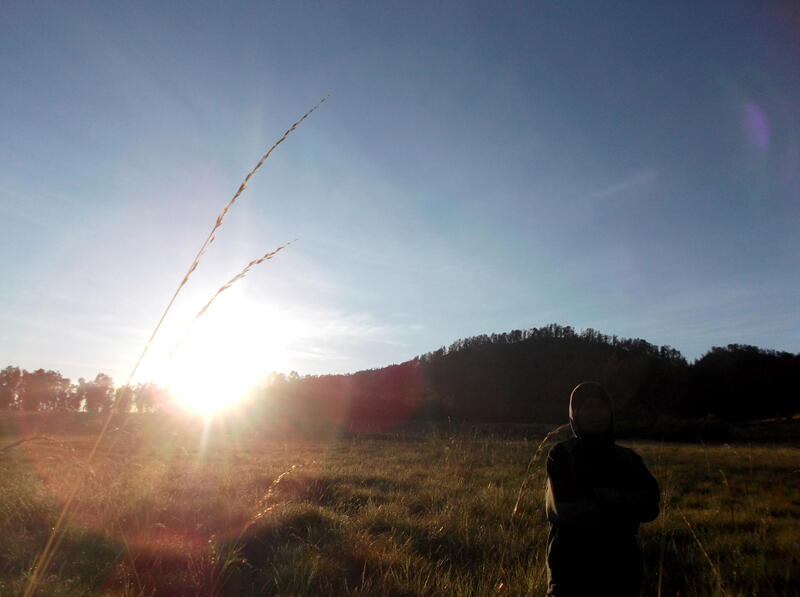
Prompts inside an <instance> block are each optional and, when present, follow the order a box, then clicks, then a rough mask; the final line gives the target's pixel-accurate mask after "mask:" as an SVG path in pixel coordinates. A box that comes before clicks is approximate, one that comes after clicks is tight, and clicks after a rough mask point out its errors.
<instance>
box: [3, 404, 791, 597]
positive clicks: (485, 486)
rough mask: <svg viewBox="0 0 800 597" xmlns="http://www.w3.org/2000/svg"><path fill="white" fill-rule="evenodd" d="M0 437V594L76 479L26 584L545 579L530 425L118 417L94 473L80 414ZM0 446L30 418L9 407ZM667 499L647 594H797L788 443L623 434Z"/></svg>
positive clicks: (517, 585) (100, 589) (468, 583)
mask: <svg viewBox="0 0 800 597" xmlns="http://www.w3.org/2000/svg"><path fill="white" fill-rule="evenodd" d="M37 429H38V432H39V435H38V437H36V438H34V439H30V440H29V441H25V442H23V443H21V444H19V445H17V446H14V447H12V448H9V449H7V450H4V451H2V452H0V479H2V484H0V594H2V595H7V594H8V595H15V594H21V593H22V592H24V590H25V587H26V583H27V579H28V577H29V574H30V571H31V568H32V566H33V564H34V562H35V561H36V557H37V554H38V553H39V551H40V550H41V548H42V547H43V546H44V544H45V543H46V541H47V538H48V535H49V533H50V529H51V528H52V527H53V525H54V524H55V521H56V519H57V517H58V515H59V512H60V510H61V505H62V503H63V500H64V499H65V497H66V496H67V495H68V494H69V491H70V489H71V488H72V487H73V484H74V483H75V481H76V479H81V485H80V488H79V490H78V493H77V497H76V500H75V507H74V508H73V509H72V512H71V513H70V515H69V518H68V522H67V524H66V527H65V528H66V532H65V534H64V536H63V539H62V540H61V542H60V545H58V548H57V550H56V551H55V556H54V558H53V561H52V563H51V564H50V566H49V568H48V570H47V571H46V573H45V574H44V577H43V579H42V583H41V585H40V588H39V591H38V592H37V594H41V595H83V594H126V595H150V594H160V595H180V594H189V595H193V594H201V595H204V594H211V593H220V594H230V595H239V594H267V595H269V594H281V595H296V594H305V595H333V594H336V595H348V594H349V595H362V594H370V595H378V594H391V595H451V594H452V595H489V594H510V595H517V594H532V595H540V594H543V592H544V586H545V576H546V573H545V567H544V561H543V558H544V548H545V539H546V534H547V525H546V523H545V520H544V515H543V506H542V489H543V485H544V475H543V470H542V466H540V465H541V463H542V461H543V456H544V454H542V455H541V456H542V457H540V458H539V460H538V462H537V464H536V465H535V466H534V468H533V476H532V478H531V479H530V480H529V482H528V485H527V489H526V491H525V493H524V494H523V497H522V501H521V506H520V510H519V512H518V513H517V515H516V516H514V517H513V518H512V511H513V508H514V503H515V501H516V499H517V496H518V492H519V489H520V484H521V483H522V480H523V477H524V474H525V470H526V467H527V465H528V462H529V460H530V458H531V455H532V454H533V453H534V451H535V450H536V447H537V445H538V443H539V441H540V439H541V437H542V435H538V436H535V437H534V434H531V436H530V437H511V436H505V435H502V434H498V433H490V432H485V431H482V432H472V433H470V432H465V431H459V432H456V431H452V430H448V429H447V428H445V429H440V430H438V431H429V432H425V433H421V432H420V433H402V432H394V433H392V432H387V433H384V434H382V435H373V436H363V435H362V436H353V435H347V434H327V435H326V434H324V433H317V434H315V436H314V437H313V438H312V437H308V436H303V435H301V434H296V433H295V434H287V433H285V432H281V431H278V430H277V429H272V430H269V431H265V430H264V429H259V428H258V427H256V426H249V425H248V424H247V423H246V422H242V421H240V422H238V423H230V424H229V425H226V424H218V425H214V426H212V427H210V428H208V429H205V430H204V428H203V425H202V424H201V422H200V421H195V422H193V423H181V422H179V421H178V420H177V419H170V418H164V417H158V416H150V417H148V418H144V417H142V418H139V419H137V418H135V417H132V419H131V421H130V422H129V423H128V424H127V425H125V426H124V427H123V428H121V429H120V428H119V427H117V428H116V430H114V431H112V432H110V433H109V435H108V436H107V438H106V440H105V441H104V443H103V445H102V446H101V449H100V452H99V453H98V456H97V458H96V459H95V462H94V463H93V465H92V467H91V470H90V471H86V468H85V466H84V464H83V463H84V462H85V457H86V454H87V452H88V450H89V449H90V447H91V444H92V442H93V440H94V435H93V434H92V430H93V427H92V426H87V425H84V424H80V425H78V424H74V425H67V430H65V431H62V432H57V431H55V430H54V428H47V427H46V426H45V427H41V426H39V427H38V428H37ZM0 432H1V433H0V448H2V447H3V446H7V445H8V444H10V443H12V442H13V441H15V439H19V438H21V437H23V436H24V435H29V434H31V433H33V430H32V428H30V426H29V425H28V424H27V423H20V424H18V425H15V424H14V422H13V420H10V419H7V420H5V421H4V422H3V426H0ZM620 443H623V444H627V445H633V447H635V448H636V449H637V450H638V451H639V452H640V453H641V454H642V456H643V457H644V459H645V461H646V463H647V464H648V465H649V466H650V468H651V470H652V471H653V473H654V475H655V476H656V478H657V479H658V480H659V483H660V485H661V489H662V514H661V516H659V518H658V519H657V520H656V521H655V522H653V523H651V524H648V525H645V526H644V527H643V529H642V532H641V538H642V547H643V550H644V554H645V561H646V581H645V589H644V592H643V594H644V595H670V596H674V595H677V594H678V593H680V595H681V596H688V595H797V594H800V449H797V448H796V447H790V446H777V447H776V446H756V445H753V446H748V445H734V446H729V445H714V446H712V445H707V446H703V445H689V444H686V445H676V444H659V443H634V444H631V443H629V442H620Z"/></svg>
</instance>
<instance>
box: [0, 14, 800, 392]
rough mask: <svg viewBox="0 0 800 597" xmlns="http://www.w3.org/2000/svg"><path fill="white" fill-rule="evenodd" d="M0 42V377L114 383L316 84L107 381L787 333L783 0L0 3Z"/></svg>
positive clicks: (790, 128) (796, 65) (793, 68)
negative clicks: (15, 373)
mask: <svg viewBox="0 0 800 597" xmlns="http://www.w3.org/2000/svg"><path fill="white" fill-rule="evenodd" d="M599 4H602V6H600V5H599ZM0 33H2V34H0V72H2V73H3V75H2V85H0V139H1V140H2V142H0V218H2V222H3V227H2V234H0V254H1V255H2V259H1V260H0V280H2V281H3V284H2V287H3V290H2V292H0V367H4V366H6V365H17V366H20V367H24V368H26V369H29V370H32V369H36V368H39V367H43V368H45V369H56V370H59V371H61V372H62V373H63V374H64V375H65V376H67V377H70V378H73V379H76V378H77V377H87V378H93V377H94V376H95V375H96V373H97V372H99V371H103V372H105V373H108V374H109V375H111V376H112V377H114V379H115V380H116V381H117V382H118V383H122V381H124V380H125V379H126V378H127V377H128V375H129V373H130V371H131V369H132V367H133V365H134V363H135V362H136V359H137V357H138V355H139V353H140V352H141V351H142V349H143V347H144V345H145V343H146V341H147V338H148V337H149V336H150V333H151V332H152V330H153V328H154V326H155V324H156V322H157V321H158V318H159V317H160V315H161V313H162V311H163V310H164V308H165V306H166V304H167V302H168V300H169V298H170V296H171V295H172V293H173V292H174V290H175V288H176V287H177V285H178V283H179V281H180V280H181V278H182V277H183V275H184V273H185V272H186V270H187V268H188V267H189V264H190V263H191V261H192V259H193V257H194V255H195V253H196V252H197V250H198V248H199V247H200V244H201V243H202V241H203V239H204V238H205V237H206V235H207V234H208V232H209V230H210V229H211V227H212V225H213V224H214V221H215V220H216V218H217V215H218V214H219V213H220V211H221V210H222V207H223V206H224V205H225V203H226V202H227V201H228V200H229V199H230V198H231V197H232V195H233V193H234V192H235V191H236V189H237V188H238V187H239V184H240V183H241V182H242V179H243V178H244V176H245V175H246V174H247V172H248V171H249V170H250V169H251V168H252V167H253V166H254V165H255V163H256V162H257V161H258V159H259V158H260V156H261V155H262V154H263V153H264V152H265V151H266V149H267V148H268V147H269V146H270V145H272V143H274V141H276V140H277V139H278V138H279V137H280V136H281V134H282V133H283V132H284V131H285V130H286V129H287V128H288V127H289V126H290V125H291V124H292V123H293V122H294V121H295V120H297V119H298V118H299V117H300V116H301V115H302V114H303V113H304V112H305V111H306V110H308V109H309V108H310V107H311V106H313V105H314V104H316V103H317V102H318V101H319V100H320V99H321V98H323V97H325V96H326V95H327V94H328V93H329V92H330V93H331V95H330V97H329V99H328V100H327V101H326V102H325V103H324V104H322V106H320V107H319V109H318V110H317V111H315V112H314V113H313V114H312V115H311V116H310V117H309V118H308V119H307V120H306V121H305V122H303V123H302V124H301V125H300V126H299V127H298V128H297V130H296V131H295V132H293V133H292V134H291V136H290V137H289V138H288V139H287V140H286V142H285V143H283V144H281V145H280V146H279V147H278V148H277V149H276V150H275V152H274V153H273V154H272V155H271V156H270V158H269V159H268V160H267V161H266V162H265V164H264V166H263V167H262V168H261V169H260V170H259V171H258V172H257V173H256V174H255V175H254V177H253V179H252V180H251V183H250V184H249V185H248V187H247V189H246V190H245V192H244V193H243V194H242V196H241V197H240V198H239V199H238V200H237V202H236V203H235V204H234V206H233V207H232V209H231V211H230V212H229V213H228V215H227V216H226V218H225V220H224V222H223V225H222V227H221V228H220V229H219V231H218V234H217V237H216V240H215V242H214V243H213V244H212V245H211V247H210V249H209V250H208V252H207V253H206V254H205V255H204V256H203V258H202V260H201V262H200V265H199V267H198V268H197V270H196V271H195V272H194V273H193V274H192V276H191V278H190V279H189V282H188V284H187V285H186V286H185V287H184V289H183V290H182V291H181V293H180V295H179V297H178V299H177V301H176V303H175V305H174V307H173V309H172V310H171V312H170V313H169V314H168V316H167V319H166V321H165V324H164V326H163V327H162V329H161V330H160V331H159V333H158V335H157V337H156V341H155V343H154V344H153V346H152V347H151V348H150V350H149V351H148V354H147V355H146V356H145V359H144V361H143V362H142V365H141V367H140V369H139V372H138V374H137V376H136V377H135V379H149V378H154V379H161V378H164V376H167V377H168V376H169V374H168V372H169V371H174V370H176V368H177V369H179V368H182V370H183V371H184V375H191V372H197V371H199V370H208V369H219V370H223V372H226V373H227V375H228V378H230V377H231V376H234V377H242V378H244V377H248V376H249V377H252V376H254V375H265V374H266V373H268V372H269V371H272V370H277V371H285V372H288V371H290V370H297V371H299V372H300V373H301V374H321V373H342V372H350V371H356V370H360V369H365V368H373V367H380V366H384V365H387V364H391V363H398V362H402V361H405V360H408V359H410V358H413V357H414V356H415V355H418V354H421V353H425V352H428V351H431V350H435V349H436V348H438V347H440V346H442V345H447V344H450V343H451V342H452V341H454V340H456V339H458V338H463V337H467V336H472V335H476V334H482V333H492V332H502V331H508V330H512V329H524V328H529V327H536V326H541V325H546V324H548V323H552V322H555V323H559V324H562V325H571V326H574V327H575V328H577V329H579V330H580V329H585V328H588V327H591V328H595V329H597V330H600V331H602V332H604V333H608V334H616V335H618V336H622V337H639V338H644V339H646V340H648V341H649V342H652V343H654V344H658V345H662V344H666V345H670V346H672V347H674V348H677V349H678V350H680V351H681V352H682V353H683V354H684V355H685V356H686V357H687V359H689V360H690V361H691V360H693V359H696V358H699V357H700V356H702V354H704V353H705V352H706V351H708V350H709V349H710V348H711V347H712V346H721V345H727V344H729V343H742V344H754V345H757V346H761V347H764V348H773V349H778V350H787V351H791V352H798V351H800V277H799V276H798V271H800V268H798V266H799V265H800V234H798V226H799V225H800V202H799V201H798V200H800V113H798V108H797V107H798V106H800V12H799V11H797V10H796V9H793V8H792V4H791V3H789V2H786V3H764V2H761V3H753V4H750V3H736V2H728V3H703V4H702V5H700V4H699V3H694V2H670V3H621V2H608V3H596V2H570V3H552V2H525V3H511V2H509V3H502V4H500V3H488V2H485V3H470V2H445V3H441V2H424V3H411V2H396V3H395V2H376V3H363V2H353V3H345V2H341V3H334V2H331V3H306V2H249V3H247V2H245V3H237V2H224V3H222V2H213V3H208V2H198V1H192V2H169V3H161V2H158V3H156V2H154V3H147V2H136V3H113V2H102V3H101V2H97V3H84V2H69V3H63V2H59V3H47V2H14V1H11V2H4V3H3V10H2V11H0ZM294 239H297V240H296V242H294V243H293V244H292V245H290V246H289V247H287V248H286V249H285V250H283V251H282V252H281V253H279V254H278V255H276V256H275V258H274V259H272V260H269V261H267V262H265V263H263V264H261V265H258V266H256V267H255V268H254V269H253V270H252V271H251V272H250V274H249V275H248V276H247V277H246V278H244V279H243V280H241V281H239V282H237V283H236V284H235V285H234V286H233V287H232V288H231V289H230V290H228V291H226V292H224V293H223V294H222V295H220V298H219V299H218V300H217V301H216V302H215V303H214V304H213V305H212V307H211V308H210V309H209V311H208V312H207V313H206V314H205V315H203V317H201V318H200V319H199V320H198V322H197V324H196V325H193V324H192V323H191V322H192V318H193V317H194V314H195V313H196V312H197V311H198V310H199V309H200V307H201V306H202V305H203V304H205V302H206V301H207V300H208V299H209V298H211V296H212V295H213V294H214V292H215V291H216V289H217V288H218V287H219V286H221V285H222V284H223V283H224V282H225V281H226V280H228V279H229V278H231V277H232V276H234V275H235V274H236V273H237V272H238V271H240V270H241V269H242V268H243V267H244V266H245V264H247V263H248V262H249V261H250V260H251V259H254V258H256V257H258V256H260V255H262V254H264V253H265V252H267V251H269V250H272V249H274V248H276V247H278V246H279V245H281V244H283V243H285V242H287V241H291V240H294ZM181 338H184V340H183V341H181ZM170 354H171V355H172V356H170ZM178 363H179V364H178Z"/></svg>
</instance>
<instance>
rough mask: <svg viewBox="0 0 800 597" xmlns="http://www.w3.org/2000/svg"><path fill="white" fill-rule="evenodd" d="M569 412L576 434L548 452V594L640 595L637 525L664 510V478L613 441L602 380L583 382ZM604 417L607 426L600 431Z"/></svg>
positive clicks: (610, 411) (610, 410)
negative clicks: (661, 501) (661, 505)
mask: <svg viewBox="0 0 800 597" xmlns="http://www.w3.org/2000/svg"><path fill="white" fill-rule="evenodd" d="M589 402H591V406H590V407H587V408H586V409H585V410H584V413H586V417H585V418H586V421H585V422H584V423H585V424H584V425H583V427H582V425H581V409H582V407H584V406H587V403H589ZM603 407H604V408H607V409H608V410H607V413H606V416H605V419H603V417H602V416H600V415H602V414H603V413H602V408H603ZM588 413H592V416H593V417H594V419H595V420H594V421H593V422H591V423H592V424H589V423H590V421H588V417H589V414H588ZM569 415H570V426H571V427H572V431H573V434H574V437H573V438H571V439H568V440H566V441H563V442H561V443H559V444H556V445H555V446H554V447H553V448H552V449H551V450H550V453H549V454H548V456H547V489H546V493H545V505H546V510H547V518H548V521H549V522H550V536H549V538H548V542H547V545H548V553H547V564H548V580H549V589H548V595H554V596H564V595H568V596H571V595H592V594H596V595H600V594H613V595H638V594H639V590H640V587H641V582H642V576H643V574H642V557H641V550H640V549H639V544H638V540H637V531H638V528H639V524H640V523H642V522H648V521H651V520H653V519H655V518H656V516H658V510H659V495H660V492H659V488H658V484H657V482H656V480H655V479H654V478H653V476H652V475H651V474H650V471H648V470H647V467H646V466H645V464H644V462H643V461H642V459H641V457H640V456H639V455H638V454H637V453H636V452H634V451H633V450H631V449H630V448H624V447H622V446H618V445H616V444H615V443H614V407H613V403H612V401H611V397H610V396H609V395H608V393H607V392H606V391H605V389H604V388H603V387H602V386H601V385H600V384H598V383H596V382H584V383H582V384H580V385H578V386H577V387H576V388H575V389H574V390H573V391H572V395H571V396H570V405H569ZM602 420H605V421H607V423H608V424H607V425H606V426H605V427H603V428H602V429H601V428H598V423H597V421H602ZM589 429H591V430H592V431H591V432H589V431H588V430H589Z"/></svg>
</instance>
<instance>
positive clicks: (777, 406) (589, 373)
mask: <svg viewBox="0 0 800 597" xmlns="http://www.w3.org/2000/svg"><path fill="white" fill-rule="evenodd" d="M587 379H592V380H597V381H600V382H601V383H603V384H604V385H605V386H606V387H607V388H608V389H609V391H610V392H611V395H612V396H613V397H614V399H615V404H616V410H617V415H618V419H620V420H622V421H626V420H627V421H636V422H638V423H640V424H652V423H653V422H655V421H656V420H658V419H663V418H664V417H672V418H674V419H679V420H680V419H683V420H687V419H699V418H708V417H716V418H718V419H721V420H725V421H745V420H753V419H763V418H772V417H786V416H790V415H794V414H796V413H798V412H800V403H799V402H798V394H797V391H796V388H797V387H799V385H800V355H798V354H792V353H788V352H779V351H774V350H766V349H762V348H758V347H755V346H748V345H739V344H730V345H728V346H726V347H714V348H712V349H710V350H709V351H708V352H707V353H706V354H705V355H703V356H702V357H701V358H699V359H697V360H696V361H695V362H694V363H689V362H687V360H686V359H685V358H684V356H683V355H682V354H681V353H680V352H679V351H678V350H676V349H674V348H672V347H670V346H656V345H654V344H651V343H649V342H647V341H645V340H642V339H639V338H635V339H629V338H618V337H617V336H613V335H611V336H609V335H606V334H603V333H600V332H598V331H596V330H593V329H591V328H590V329H587V330H584V331H582V332H577V331H575V329H574V328H572V327H570V326H561V325H558V324H550V325H547V326H544V327H540V328H530V329H526V330H512V331H510V332H505V333H498V334H491V335H479V336H473V337H469V338H464V339H460V340H456V341H455V342H453V343H452V344H451V345H450V346H447V347H441V348H439V349H438V350H434V351H432V352H429V353H426V354H423V355H420V356H418V357H415V358H414V359H412V360H410V361H407V362H404V363H401V364H397V365H390V366H388V367H383V368H380V369H371V370H366V371H360V372H357V373H353V374H348V375H318V376H300V375H298V374H297V373H296V372H292V373H290V374H289V375H288V376H285V375H283V374H279V373H278V374H273V375H272V376H271V378H270V381H269V383H268V384H267V385H266V386H265V387H263V388H260V389H256V390H254V391H253V392H251V400H250V402H251V404H252V403H253V402H254V403H255V405H256V406H259V405H261V406H263V407H264V408H265V409H266V411H267V412H265V416H269V417H270V418H271V419H273V420H276V419H279V420H285V421H290V422H293V423H294V424H296V425H298V426H302V427H308V426H314V425H320V426H326V427H329V426H330V425H338V426H349V427H351V428H356V429H358V428H360V427H363V428H369V429H374V428H376V425H377V426H380V425H396V424H398V423H402V422H404V421H411V420H430V421H443V420H448V419H449V420H456V421H468V422H480V423H509V422H511V423H557V422H563V421H564V420H565V419H566V416H567V406H568V399H569V394H570V391H571V390H572V388H573V387H574V386H575V385H576V384H577V383H579V382H581V381H583V380H587ZM170 402H171V397H170V396H169V394H168V392H167V390H165V389H164V388H161V387H159V386H158V385H156V384H154V383H140V384H137V385H135V386H132V387H131V386H121V387H119V388H115V387H114V383H113V380H112V379H111V377H109V376H108V375H105V374H103V373H99V374H98V375H97V377H95V379H94V380H90V381H87V380H85V379H83V378H81V379H79V380H78V381H77V382H76V383H71V382H70V380H69V379H66V378H64V377H63V376H62V375H61V374H60V373H59V372H58V371H50V370H48V371H45V370H44V369H37V370H35V371H31V372H29V371H25V370H24V369H20V368H19V367H12V366H9V367H6V368H5V369H3V370H2V371H0V409H17V410H26V411H53V410H59V409H62V410H82V411H87V412H90V413H102V412H106V411H108V409H110V408H111V407H112V405H113V406H114V407H115V409H116V410H118V411H122V412H128V411H130V410H131V409H135V410H137V411H139V412H146V411H153V410H159V409H161V408H164V407H165V406H166V405H168V404H170Z"/></svg>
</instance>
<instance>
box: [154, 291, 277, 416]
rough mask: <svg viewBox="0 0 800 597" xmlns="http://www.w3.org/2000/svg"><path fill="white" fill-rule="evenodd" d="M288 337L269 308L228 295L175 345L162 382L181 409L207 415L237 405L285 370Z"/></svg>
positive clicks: (273, 311) (274, 312) (231, 294)
mask: <svg viewBox="0 0 800 597" xmlns="http://www.w3.org/2000/svg"><path fill="white" fill-rule="evenodd" d="M289 333H290V330H288V327H287V324H286V322H285V320H284V319H283V318H281V317H280V315H279V313H278V312H277V311H276V310H275V309H274V308H272V307H270V306H269V305H266V304H262V303H257V302H255V301H250V300H247V299H245V298H243V297H242V296H241V295H239V294H238V293H235V292H231V293H230V295H229V296H225V297H222V296H221V297H220V299H219V300H218V301H217V302H216V303H215V304H214V305H213V307H212V308H211V309H209V311H208V312H207V313H205V314H204V315H203V316H202V317H201V318H200V319H199V320H198V321H197V322H196V323H195V325H194V327H193V328H192V330H191V332H190V334H189V335H188V336H187V337H186V338H185V339H184V341H183V342H182V343H181V344H180V346H178V348H177V350H176V351H175V353H174V354H173V356H172V357H171V358H170V359H169V362H168V365H167V367H166V370H165V373H164V375H163V380H164V383H165V385H167V386H168V388H169V389H170V390H171V393H172V394H173V395H174V396H175V397H176V399H177V400H178V401H179V402H180V403H181V405H182V406H184V407H185V408H187V409H188V410H190V411H194V412H198V413H202V414H204V415H206V416H211V415H213V414H214V413H216V412H218V411H221V410H225V409H228V408H230V407H232V406H234V405H235V404H236V403H237V402H239V401H241V400H242V398H244V397H245V396H246V394H247V392H248V390H249V389H251V388H252V387H253V386H254V385H256V384H258V383H259V381H261V380H263V379H264V378H265V377H266V375H267V374H268V373H269V372H270V371H274V370H278V371H280V370H283V369H284V368H285V367H286V364H287V358H286V344H287V339H288V338H289Z"/></svg>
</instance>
